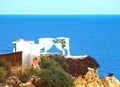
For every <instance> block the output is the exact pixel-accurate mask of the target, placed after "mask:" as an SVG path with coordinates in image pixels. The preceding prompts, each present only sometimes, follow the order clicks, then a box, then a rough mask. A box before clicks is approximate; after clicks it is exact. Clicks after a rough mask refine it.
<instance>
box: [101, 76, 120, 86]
mask: <svg viewBox="0 0 120 87" xmlns="http://www.w3.org/2000/svg"><path fill="white" fill-rule="evenodd" d="M101 81H102V84H103V86H104V87H120V82H119V80H118V79H117V78H116V77H115V76H106V77H103V78H101Z"/></svg>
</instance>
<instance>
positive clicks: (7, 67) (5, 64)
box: [0, 59, 11, 76]
mask: <svg viewBox="0 0 120 87" xmlns="http://www.w3.org/2000/svg"><path fill="white" fill-rule="evenodd" d="M0 67H3V68H4V69H5V70H6V71H7V76H9V75H10V72H11V64H10V63H9V62H7V61H6V60H5V59H2V60H1V61H0Z"/></svg>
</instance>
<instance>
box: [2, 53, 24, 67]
mask: <svg viewBox="0 0 120 87" xmlns="http://www.w3.org/2000/svg"><path fill="white" fill-rule="evenodd" d="M2 59H5V60H6V61H8V62H10V63H11V65H12V66H21V65H22V51H21V52H14V53H7V54H0V61H1V60H2Z"/></svg>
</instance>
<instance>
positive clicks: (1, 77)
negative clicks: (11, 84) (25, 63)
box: [0, 67, 7, 83]
mask: <svg viewBox="0 0 120 87" xmlns="http://www.w3.org/2000/svg"><path fill="white" fill-rule="evenodd" d="M6 77H7V71H6V70H5V69H4V68H3V67H0V82H2V83H4V82H5V80H6Z"/></svg>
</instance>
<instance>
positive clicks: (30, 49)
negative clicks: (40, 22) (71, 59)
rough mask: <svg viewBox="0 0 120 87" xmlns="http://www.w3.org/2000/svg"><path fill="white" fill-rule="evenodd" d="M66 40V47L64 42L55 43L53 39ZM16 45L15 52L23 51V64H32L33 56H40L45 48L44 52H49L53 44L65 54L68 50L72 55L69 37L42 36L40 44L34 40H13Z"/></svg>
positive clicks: (68, 53) (68, 54)
mask: <svg viewBox="0 0 120 87" xmlns="http://www.w3.org/2000/svg"><path fill="white" fill-rule="evenodd" d="M56 39H57V40H61V39H62V40H64V41H65V45H64V48H63V47H62V44H61V43H59V42H57V43H55V42H54V41H53V40H56ZM13 44H14V45H15V48H14V52H18V51H22V65H32V56H33V55H34V56H39V55H40V50H41V49H44V52H43V53H47V52H48V51H49V50H50V49H51V48H52V46H53V45H55V46H56V47H57V48H58V49H59V50H61V51H62V54H63V55H66V54H65V50H66V51H67V56H70V51H69V50H70V47H69V38H66V37H59V38H40V39H39V44H35V42H34V41H26V40H23V39H20V40H17V41H15V42H13Z"/></svg>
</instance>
